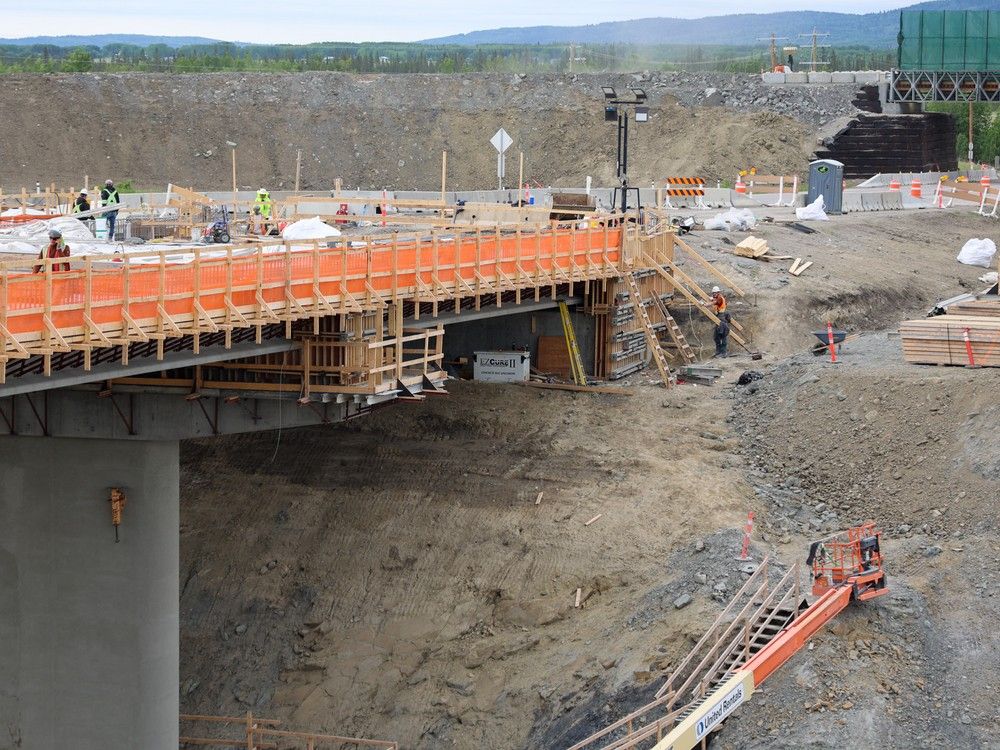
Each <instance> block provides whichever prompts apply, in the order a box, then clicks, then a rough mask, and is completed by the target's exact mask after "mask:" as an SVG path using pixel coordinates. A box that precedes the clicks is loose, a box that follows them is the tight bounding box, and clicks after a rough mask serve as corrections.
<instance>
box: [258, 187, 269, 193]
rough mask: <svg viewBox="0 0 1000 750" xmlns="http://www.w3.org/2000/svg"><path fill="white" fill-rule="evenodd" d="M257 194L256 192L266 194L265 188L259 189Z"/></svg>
mask: <svg viewBox="0 0 1000 750" xmlns="http://www.w3.org/2000/svg"><path fill="white" fill-rule="evenodd" d="M257 192H258V193H266V192H267V188H261V189H260V190H258V191H257Z"/></svg>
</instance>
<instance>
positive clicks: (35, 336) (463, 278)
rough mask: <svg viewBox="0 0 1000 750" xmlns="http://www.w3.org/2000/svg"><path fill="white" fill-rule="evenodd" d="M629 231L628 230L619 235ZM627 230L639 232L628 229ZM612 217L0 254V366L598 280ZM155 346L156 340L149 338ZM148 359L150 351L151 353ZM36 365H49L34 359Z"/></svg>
mask: <svg viewBox="0 0 1000 750" xmlns="http://www.w3.org/2000/svg"><path fill="white" fill-rule="evenodd" d="M630 231H632V230H630ZM635 231H637V230H635ZM622 233H623V229H622V226H621V225H620V224H619V223H615V222H611V221H605V222H602V223H595V222H587V223H586V224H584V225H583V226H582V227H578V226H577V225H570V226H563V227H560V228H558V229H554V230H540V229H536V230H535V231H533V232H532V231H528V232H525V231H521V230H517V231H513V232H501V231H500V230H499V229H498V230H497V231H495V232H483V231H475V232H431V233H429V234H418V235H413V236H401V235H396V234H394V235H392V237H390V238H385V237H382V238H378V237H365V238H357V239H354V238H352V239H348V238H339V239H338V240H337V241H334V242H331V243H324V245H323V246H321V245H320V244H319V243H318V242H311V243H310V242H304V243H303V242H293V243H283V242H261V243H254V244H250V245H244V246H235V247H234V246H229V247H226V248H225V249H213V248H211V247H205V246H199V247H194V248H189V249H184V250H182V251H178V250H177V249H171V250H149V249H145V248H143V249H142V250H138V251H134V252H128V253H124V254H122V255H116V256H114V258H113V260H112V259H109V257H108V256H92V255H91V256H83V257H73V258H71V259H70V261H69V263H70V269H71V270H69V271H64V270H59V269H61V268H62V265H61V264H63V263H65V262H66V261H65V259H63V258H55V259H50V258H44V259H41V260H18V261H7V262H4V263H0V341H2V342H3V345H2V347H0V362H3V361H5V360H6V359H9V358H12V357H29V356H34V355H42V356H44V357H46V361H47V360H48V358H49V357H51V355H52V354H53V353H56V352H65V351H71V350H82V351H83V352H84V358H85V362H84V366H85V368H87V367H89V352H90V350H91V349H93V348H95V347H107V346H122V350H123V359H124V358H125V357H127V350H128V347H127V344H128V343H131V342H136V341H143V342H149V341H151V340H152V341H157V342H158V344H159V342H162V341H163V340H164V339H166V338H171V337H180V336H192V337H193V338H194V347H193V348H194V351H195V353H197V352H198V337H199V335H201V334H203V333H208V332H211V333H217V332H219V331H224V332H226V334H227V343H228V333H229V332H231V331H232V330H233V329H236V328H253V327H257V328H258V331H259V329H260V327H261V326H264V325H268V324H272V323H281V322H283V323H285V325H286V331H287V334H288V335H291V324H292V322H294V321H296V320H302V319H307V318H313V319H315V320H316V321H318V320H319V319H320V318H322V317H324V316H329V315H336V314H350V313H354V312H363V311H371V310H377V309H381V308H382V307H384V306H385V305H386V304H387V303H389V302H394V303H398V302H400V301H402V300H404V299H405V300H407V301H410V302H414V303H416V304H417V305H418V306H419V304H420V303H423V302H441V301H447V300H454V301H455V304H456V310H457V309H458V306H459V302H460V300H461V299H463V298H469V297H474V298H475V299H476V302H477V305H478V303H479V301H480V299H481V298H482V297H489V296H490V295H495V296H496V298H497V299H498V300H499V297H500V295H501V294H503V293H504V292H507V291H515V290H522V289H526V288H534V289H536V290H538V289H542V288H545V287H551V288H552V290H553V293H554V291H555V288H556V285H558V284H570V285H571V286H572V284H574V283H578V282H584V281H588V280H595V279H601V278H609V277H612V276H615V275H617V274H618V273H619V270H618V264H619V262H620V261H621V259H622V255H623V253H622ZM160 348H161V349H162V347H160ZM158 354H159V352H158ZM46 372H48V366H46Z"/></svg>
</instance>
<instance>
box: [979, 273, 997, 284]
mask: <svg viewBox="0 0 1000 750" xmlns="http://www.w3.org/2000/svg"><path fill="white" fill-rule="evenodd" d="M998 277H1000V274H998V273H997V272H996V271H988V272H986V273H984V274H983V275H982V276H980V277H979V280H980V281H982V282H983V283H984V284H996V283H997V278H998Z"/></svg>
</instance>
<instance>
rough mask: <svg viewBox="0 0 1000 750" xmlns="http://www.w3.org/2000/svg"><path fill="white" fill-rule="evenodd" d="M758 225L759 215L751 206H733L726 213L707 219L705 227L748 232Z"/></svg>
mask: <svg viewBox="0 0 1000 750" xmlns="http://www.w3.org/2000/svg"><path fill="white" fill-rule="evenodd" d="M755 226H757V217H756V216H754V214H753V211H751V210H750V209H749V208H731V209H729V210H728V211H726V212H725V213H721V214H716V215H715V216H713V217H712V218H711V219H705V229H718V230H722V231H724V232H733V231H735V232H747V231H749V230H751V229H753V228H754V227H755Z"/></svg>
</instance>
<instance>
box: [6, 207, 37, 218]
mask: <svg viewBox="0 0 1000 750" xmlns="http://www.w3.org/2000/svg"><path fill="white" fill-rule="evenodd" d="M45 213H46V212H45V211H39V210H38V209H37V208H25V209H21V208H8V209H7V210H6V211H0V217H2V216H45Z"/></svg>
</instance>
